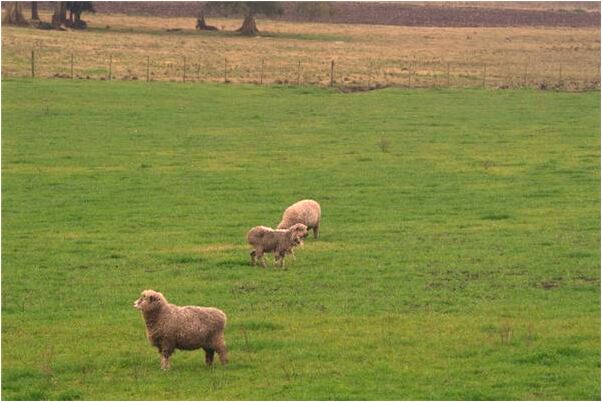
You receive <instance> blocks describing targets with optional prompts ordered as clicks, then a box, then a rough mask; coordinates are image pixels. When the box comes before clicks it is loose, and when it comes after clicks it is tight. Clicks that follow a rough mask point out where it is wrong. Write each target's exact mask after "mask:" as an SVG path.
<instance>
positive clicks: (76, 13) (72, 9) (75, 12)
mask: <svg viewBox="0 0 602 402" xmlns="http://www.w3.org/2000/svg"><path fill="white" fill-rule="evenodd" d="M66 8H67V11H69V26H70V27H72V28H78V29H85V28H86V26H87V24H86V22H85V21H83V20H82V19H81V15H82V13H83V12H84V11H88V12H91V13H95V12H96V10H94V6H93V5H92V2H91V1H67V2H66ZM74 17H75V19H74Z"/></svg>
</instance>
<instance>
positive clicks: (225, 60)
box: [224, 57, 228, 84]
mask: <svg viewBox="0 0 602 402" xmlns="http://www.w3.org/2000/svg"><path fill="white" fill-rule="evenodd" d="M227 82H228V59H227V58H225V57H224V84H225V83H227Z"/></svg>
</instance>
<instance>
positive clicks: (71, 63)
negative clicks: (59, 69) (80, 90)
mask: <svg viewBox="0 0 602 402" xmlns="http://www.w3.org/2000/svg"><path fill="white" fill-rule="evenodd" d="M71 79H73V52H71Z"/></svg>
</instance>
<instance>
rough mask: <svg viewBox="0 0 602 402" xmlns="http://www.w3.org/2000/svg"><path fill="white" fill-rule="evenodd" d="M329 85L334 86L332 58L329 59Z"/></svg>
mask: <svg viewBox="0 0 602 402" xmlns="http://www.w3.org/2000/svg"><path fill="white" fill-rule="evenodd" d="M330 86H331V87H332V86H334V60H331V61H330Z"/></svg>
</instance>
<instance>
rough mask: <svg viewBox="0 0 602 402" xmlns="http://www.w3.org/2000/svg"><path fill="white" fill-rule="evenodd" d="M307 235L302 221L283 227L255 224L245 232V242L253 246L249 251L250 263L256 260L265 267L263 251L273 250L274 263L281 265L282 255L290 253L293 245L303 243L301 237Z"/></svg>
mask: <svg viewBox="0 0 602 402" xmlns="http://www.w3.org/2000/svg"><path fill="white" fill-rule="evenodd" d="M306 236H307V226H305V225H304V224H302V223H298V224H296V225H293V226H291V227H290V228H288V229H286V230H284V229H276V230H274V229H272V228H269V227H267V226H255V227H254V228H253V229H251V230H249V232H248V233H247V242H248V243H249V244H250V245H252V246H253V250H252V251H251V264H253V265H255V264H256V262H257V261H258V260H260V261H261V265H262V266H263V267H264V268H265V267H266V262H265V257H264V255H263V254H264V253H265V252H268V253H271V252H273V253H274V255H275V260H276V263H279V265H280V266H281V267H282V266H283V265H284V257H286V254H290V253H291V252H292V250H293V248H294V247H296V246H298V245H300V244H303V238H304V237H306Z"/></svg>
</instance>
